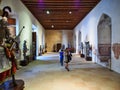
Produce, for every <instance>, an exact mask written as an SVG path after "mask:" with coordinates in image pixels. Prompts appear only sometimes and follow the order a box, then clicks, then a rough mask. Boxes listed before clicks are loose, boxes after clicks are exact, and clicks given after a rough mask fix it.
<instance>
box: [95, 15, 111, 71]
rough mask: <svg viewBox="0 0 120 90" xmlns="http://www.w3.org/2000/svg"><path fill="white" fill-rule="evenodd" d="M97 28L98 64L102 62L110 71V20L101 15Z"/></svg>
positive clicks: (106, 16)
mask: <svg viewBox="0 0 120 90" xmlns="http://www.w3.org/2000/svg"><path fill="white" fill-rule="evenodd" d="M97 28H98V53H99V54H98V55H99V60H100V63H103V62H104V65H106V67H108V68H110V69H111V18H110V17H109V16H108V15H106V14H102V16H101V18H100V20H99V23H98V27H97Z"/></svg>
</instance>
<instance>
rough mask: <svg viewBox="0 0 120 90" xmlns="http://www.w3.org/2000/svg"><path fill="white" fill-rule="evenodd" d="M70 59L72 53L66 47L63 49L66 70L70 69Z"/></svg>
mask: <svg viewBox="0 0 120 90" xmlns="http://www.w3.org/2000/svg"><path fill="white" fill-rule="evenodd" d="M71 60H72V54H71V52H70V51H69V50H68V49H66V50H65V69H66V70H67V71H70V70H69V62H70V61H71Z"/></svg>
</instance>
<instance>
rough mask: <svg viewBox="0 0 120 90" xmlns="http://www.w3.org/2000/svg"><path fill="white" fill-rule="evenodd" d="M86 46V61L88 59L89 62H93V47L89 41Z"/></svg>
mask: <svg viewBox="0 0 120 90" xmlns="http://www.w3.org/2000/svg"><path fill="white" fill-rule="evenodd" d="M85 44H86V59H87V60H91V56H92V55H91V54H92V47H91V46H90V43H89V41H88V42H85Z"/></svg>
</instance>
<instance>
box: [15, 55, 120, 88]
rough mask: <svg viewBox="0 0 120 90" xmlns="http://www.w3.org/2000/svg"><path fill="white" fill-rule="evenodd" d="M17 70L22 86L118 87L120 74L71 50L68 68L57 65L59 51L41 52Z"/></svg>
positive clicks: (17, 76) (17, 77)
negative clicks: (23, 82)
mask: <svg viewBox="0 0 120 90" xmlns="http://www.w3.org/2000/svg"><path fill="white" fill-rule="evenodd" d="M37 59H38V60H35V61H33V62H31V63H29V64H28V65H27V66H25V67H22V68H21V69H20V70H18V72H17V73H16V79H23V80H24V81H25V89H24V90H120V74H118V73H116V72H113V71H110V70H109V69H107V68H104V67H101V66H100V65H97V64H94V63H92V62H90V61H85V60H84V59H82V58H80V56H79V55H76V54H74V55H73V60H72V61H71V62H70V63H69V68H70V71H69V72H68V71H67V70H66V69H65V68H64V67H62V66H60V63H59V55H58V53H47V54H44V55H43V56H40V57H38V58H37Z"/></svg>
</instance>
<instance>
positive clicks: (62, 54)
mask: <svg viewBox="0 0 120 90" xmlns="http://www.w3.org/2000/svg"><path fill="white" fill-rule="evenodd" d="M59 54H60V64H61V66H63V60H64V51H63V50H60V52H59Z"/></svg>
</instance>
